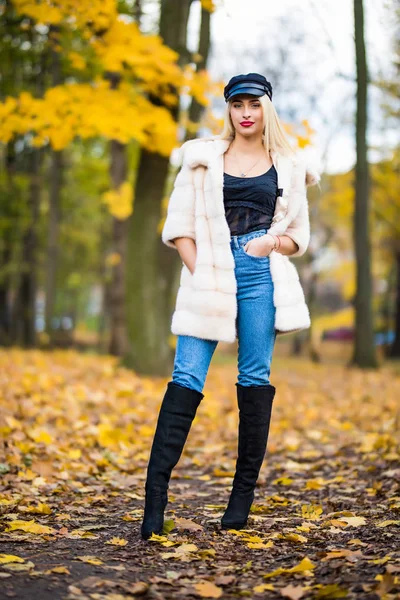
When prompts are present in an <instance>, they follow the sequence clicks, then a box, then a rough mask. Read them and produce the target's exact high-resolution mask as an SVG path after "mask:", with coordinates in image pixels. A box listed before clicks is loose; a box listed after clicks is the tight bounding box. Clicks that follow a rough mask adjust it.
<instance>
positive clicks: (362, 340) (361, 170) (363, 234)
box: [351, 0, 378, 368]
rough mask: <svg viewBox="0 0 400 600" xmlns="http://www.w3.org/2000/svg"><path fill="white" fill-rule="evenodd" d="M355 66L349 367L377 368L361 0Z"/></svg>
mask: <svg viewBox="0 0 400 600" xmlns="http://www.w3.org/2000/svg"><path fill="white" fill-rule="evenodd" d="M354 25H355V48H356V66H357V114H356V151H357V161H356V178H355V211H354V223H353V227H354V241H355V258H356V294H355V318H356V323H355V345H354V351H353V357H352V360H351V364H353V365H357V366H358V367H361V368H372V367H374V368H376V367H377V366H378V365H377V359H376V354H375V345H374V328H373V313H372V280H371V248H370V241H369V214H370V208H369V204H370V202H369V192H370V189H369V188H370V177H369V165H368V158H367V86H368V71H367V59H366V51H365V41H364V11H363V0H354Z"/></svg>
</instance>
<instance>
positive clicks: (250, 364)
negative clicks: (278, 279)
mask: <svg viewBox="0 0 400 600" xmlns="http://www.w3.org/2000/svg"><path fill="white" fill-rule="evenodd" d="M267 231H268V230H267V229H259V230H257V231H251V232H249V233H245V234H243V235H233V236H231V250H232V254H233V257H234V259H235V277H236V282H237V293H236V298H237V307H238V313H237V317H236V326H237V333H238V380H237V381H238V383H239V384H240V385H243V386H264V385H269V384H270V380H269V376H270V372H271V362H272V353H273V350H274V345H275V340H276V331H275V326H274V324H275V310H276V309H275V306H274V301H273V295H274V284H273V281H272V278H271V272H270V259H269V256H252V255H251V254H247V252H246V251H245V250H244V248H243V246H244V245H245V244H246V243H247V242H248V241H249V240H252V239H254V238H256V237H260V236H262V235H265V234H266V233H267ZM177 338H178V339H177V344H176V351H175V361H174V369H173V373H172V381H173V382H174V383H176V384H179V385H182V386H184V387H188V388H190V389H194V390H197V391H199V392H202V391H203V387H204V384H205V380H206V377H207V373H208V368H209V366H210V362H211V359H212V356H213V354H214V351H215V349H216V347H217V345H218V341H217V340H205V339H202V338H198V337H193V336H189V335H178V336H177Z"/></svg>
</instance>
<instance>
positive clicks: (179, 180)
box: [161, 164, 196, 250]
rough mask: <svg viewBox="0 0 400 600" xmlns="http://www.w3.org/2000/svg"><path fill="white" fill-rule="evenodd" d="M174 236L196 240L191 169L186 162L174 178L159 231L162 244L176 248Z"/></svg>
mask: <svg viewBox="0 0 400 600" xmlns="http://www.w3.org/2000/svg"><path fill="white" fill-rule="evenodd" d="M176 237H188V238H191V239H192V240H196V233H195V188H194V183H193V171H192V169H191V168H190V167H188V166H187V165H186V164H183V165H182V167H181V169H180V171H179V172H178V174H177V176H176V178H175V183H174V187H173V190H172V193H171V196H170V198H169V202H168V208H167V216H166V219H165V222H164V226H163V230H162V233H161V239H162V241H163V242H164V244H166V245H167V246H169V247H170V248H175V249H176V250H177V247H176V245H175V243H174V242H173V239H174V238H176Z"/></svg>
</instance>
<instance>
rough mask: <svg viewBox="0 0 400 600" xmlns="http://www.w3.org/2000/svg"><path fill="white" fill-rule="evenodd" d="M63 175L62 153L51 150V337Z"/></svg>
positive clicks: (48, 314) (48, 294) (47, 318)
mask: <svg viewBox="0 0 400 600" xmlns="http://www.w3.org/2000/svg"><path fill="white" fill-rule="evenodd" d="M62 175H63V154H62V152H61V151H60V152H57V151H56V150H51V166H50V189H49V222H48V238H47V265H46V308H45V323H46V332H47V333H48V335H49V336H50V340H51V339H52V337H53V329H52V319H53V317H54V307H55V302H56V275H57V266H58V257H59V241H58V238H59V230H60V217H61V210H60V200H61V189H62V179H63V177H62Z"/></svg>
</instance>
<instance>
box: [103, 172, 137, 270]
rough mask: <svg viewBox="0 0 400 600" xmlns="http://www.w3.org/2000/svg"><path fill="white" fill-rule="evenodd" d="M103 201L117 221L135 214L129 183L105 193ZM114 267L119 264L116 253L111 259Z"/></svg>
mask: <svg viewBox="0 0 400 600" xmlns="http://www.w3.org/2000/svg"><path fill="white" fill-rule="evenodd" d="M102 201H103V202H104V203H105V204H107V206H108V209H109V211H110V213H111V214H112V215H113V217H115V218H116V219H121V220H123V219H127V218H128V217H129V216H130V215H131V214H132V213H133V187H132V184H131V183H130V182H129V181H124V182H123V183H121V185H120V186H119V188H117V189H115V190H110V191H108V192H105V193H104V194H103V196H102ZM118 256H119V255H118ZM110 260H111V262H112V264H113V265H115V264H117V263H118V262H119V260H118V258H117V256H116V253H114V254H113V255H111V258H110V257H109V260H108V264H110V262H109V261H110Z"/></svg>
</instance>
